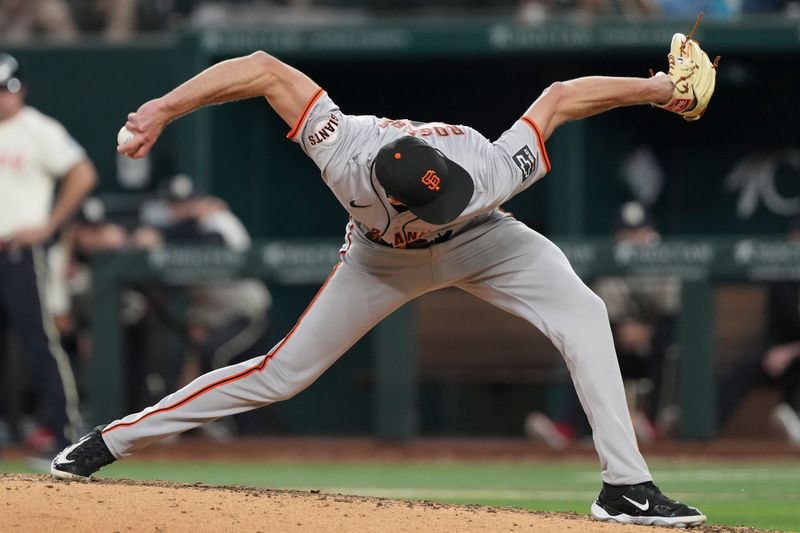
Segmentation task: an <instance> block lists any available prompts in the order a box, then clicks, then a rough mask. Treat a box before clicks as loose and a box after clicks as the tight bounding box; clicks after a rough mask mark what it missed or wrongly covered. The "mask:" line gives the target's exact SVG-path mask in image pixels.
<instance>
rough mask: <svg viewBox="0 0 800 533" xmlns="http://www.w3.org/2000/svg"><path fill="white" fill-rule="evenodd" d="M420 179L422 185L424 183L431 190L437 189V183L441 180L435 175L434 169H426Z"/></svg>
mask: <svg viewBox="0 0 800 533" xmlns="http://www.w3.org/2000/svg"><path fill="white" fill-rule="evenodd" d="M420 181H421V182H422V184H423V185H425V186H426V187H427V188H428V189H430V190H432V191H438V190H439V184H440V183H441V182H442V180H441V179H440V178H439V176H437V175H436V171H435V170H429V171H427V172H426V173H425V175H424V176H422V179H421V180H420Z"/></svg>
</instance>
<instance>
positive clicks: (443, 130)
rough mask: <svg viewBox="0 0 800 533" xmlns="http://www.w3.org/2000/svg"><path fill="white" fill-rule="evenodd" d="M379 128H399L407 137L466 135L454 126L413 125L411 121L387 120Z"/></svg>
mask: <svg viewBox="0 0 800 533" xmlns="http://www.w3.org/2000/svg"><path fill="white" fill-rule="evenodd" d="M378 127H379V128H388V127H392V128H397V129H399V130H404V131H405V133H406V135H411V136H412V137H430V136H431V135H436V136H437V137H449V136H450V135H464V133H465V132H464V130H463V129H462V128H459V127H458V126H454V125H452V124H445V123H443V122H435V123H433V124H413V123H412V122H411V121H409V120H391V119H388V118H385V119H383V120H381V121H380V122H379V123H378Z"/></svg>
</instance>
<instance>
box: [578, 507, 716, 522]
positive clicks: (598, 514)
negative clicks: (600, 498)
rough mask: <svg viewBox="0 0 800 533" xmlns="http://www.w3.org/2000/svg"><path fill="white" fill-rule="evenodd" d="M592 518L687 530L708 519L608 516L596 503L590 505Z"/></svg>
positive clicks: (601, 520) (695, 516)
mask: <svg viewBox="0 0 800 533" xmlns="http://www.w3.org/2000/svg"><path fill="white" fill-rule="evenodd" d="M592 518H594V519H595V520H599V521H600V522H617V523H619V524H638V525H642V526H665V527H678V528H687V527H695V526H699V525H701V524H704V523H705V521H706V520H708V518H707V517H706V515H703V514H701V515H694V516H676V517H667V516H630V515H627V514H625V513H620V514H618V515H614V516H612V515H610V514H608V512H606V510H605V509H603V508H602V507H600V506H599V505H598V504H597V502H594V503H593V504H592Z"/></svg>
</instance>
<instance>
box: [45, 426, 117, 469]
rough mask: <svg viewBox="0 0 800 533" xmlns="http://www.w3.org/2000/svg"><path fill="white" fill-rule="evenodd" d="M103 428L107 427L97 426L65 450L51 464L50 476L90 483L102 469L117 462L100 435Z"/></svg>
mask: <svg viewBox="0 0 800 533" xmlns="http://www.w3.org/2000/svg"><path fill="white" fill-rule="evenodd" d="M103 428H105V426H97V427H96V428H94V429H93V430H92V431H90V432H89V433H87V434H86V435H84V436H83V437H81V440H79V441H78V442H76V443H75V444H73V445H71V446H68V447H66V448H64V450H63V451H62V452H61V453H59V454H58V455H56V457H55V459H53V462H52V463H50V474H51V475H52V476H53V477H56V478H58V479H68V480H73V481H89V480H90V479H91V477H92V474H94V473H95V472H97V471H98V470H100V468H102V467H104V466H106V465H108V464H111V463H113V462H114V461H116V459H115V458H114V456H113V455H111V452H110V451H109V450H108V446H106V443H105V442H103V436H102V435H101V433H100V432H101V431H102V430H103Z"/></svg>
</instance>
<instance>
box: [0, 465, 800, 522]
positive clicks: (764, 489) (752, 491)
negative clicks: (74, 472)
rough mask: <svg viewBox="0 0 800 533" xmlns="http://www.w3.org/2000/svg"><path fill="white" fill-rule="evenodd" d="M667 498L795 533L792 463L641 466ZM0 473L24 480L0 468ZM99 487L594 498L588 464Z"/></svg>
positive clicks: (491, 499)
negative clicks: (219, 487)
mask: <svg viewBox="0 0 800 533" xmlns="http://www.w3.org/2000/svg"><path fill="white" fill-rule="evenodd" d="M650 466H651V469H652V472H653V476H654V478H655V481H656V483H657V484H658V485H659V486H660V487H661V489H662V490H663V491H664V492H665V493H666V494H667V495H668V496H670V497H673V498H677V499H680V500H682V501H685V502H686V503H689V504H691V505H695V506H697V507H699V508H700V509H702V510H703V512H704V513H705V514H706V515H707V516H708V517H709V524H724V525H731V526H735V525H740V526H750V527H755V528H761V529H772V530H779V531H795V532H800V458H798V460H797V461H794V462H774V461H770V462H766V461H765V462H749V461H736V462H717V461H714V462H709V461H696V462H694V461H693V462H688V461H684V460H681V461H664V460H662V461H658V460H654V461H650ZM0 471H3V472H33V470H30V469H28V468H27V467H26V465H25V464H24V463H22V462H20V461H7V462H3V461H0ZM102 476H103V477H110V478H121V477H124V478H131V479H161V480H167V481H181V482H202V483H206V484H211V485H247V486H258V487H270V488H276V489H299V490H310V489H319V490H322V491H324V492H333V493H344V494H360V495H365V496H379V497H385V498H393V499H415V500H416V499H424V500H432V501H439V502H449V503H469V504H480V505H497V506H511V507H521V508H526V509H532V510H540V511H575V512H578V513H582V514H588V512H589V505H590V504H591V502H592V501H593V499H594V498H595V497H596V496H597V492H598V490H599V487H600V478H599V473H598V468H597V463H596V462H594V461H579V462H547V463H545V462H541V463H540V462H525V463H461V462H441V463H405V464H383V463H381V464H331V463H297V464H294V463H293V464H287V463H258V462H247V463H245V462H188V461H170V462H163V461H153V462H145V461H124V462H120V463H115V464H113V465H111V466H109V467H107V468H105V469H104V470H103V471H102Z"/></svg>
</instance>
